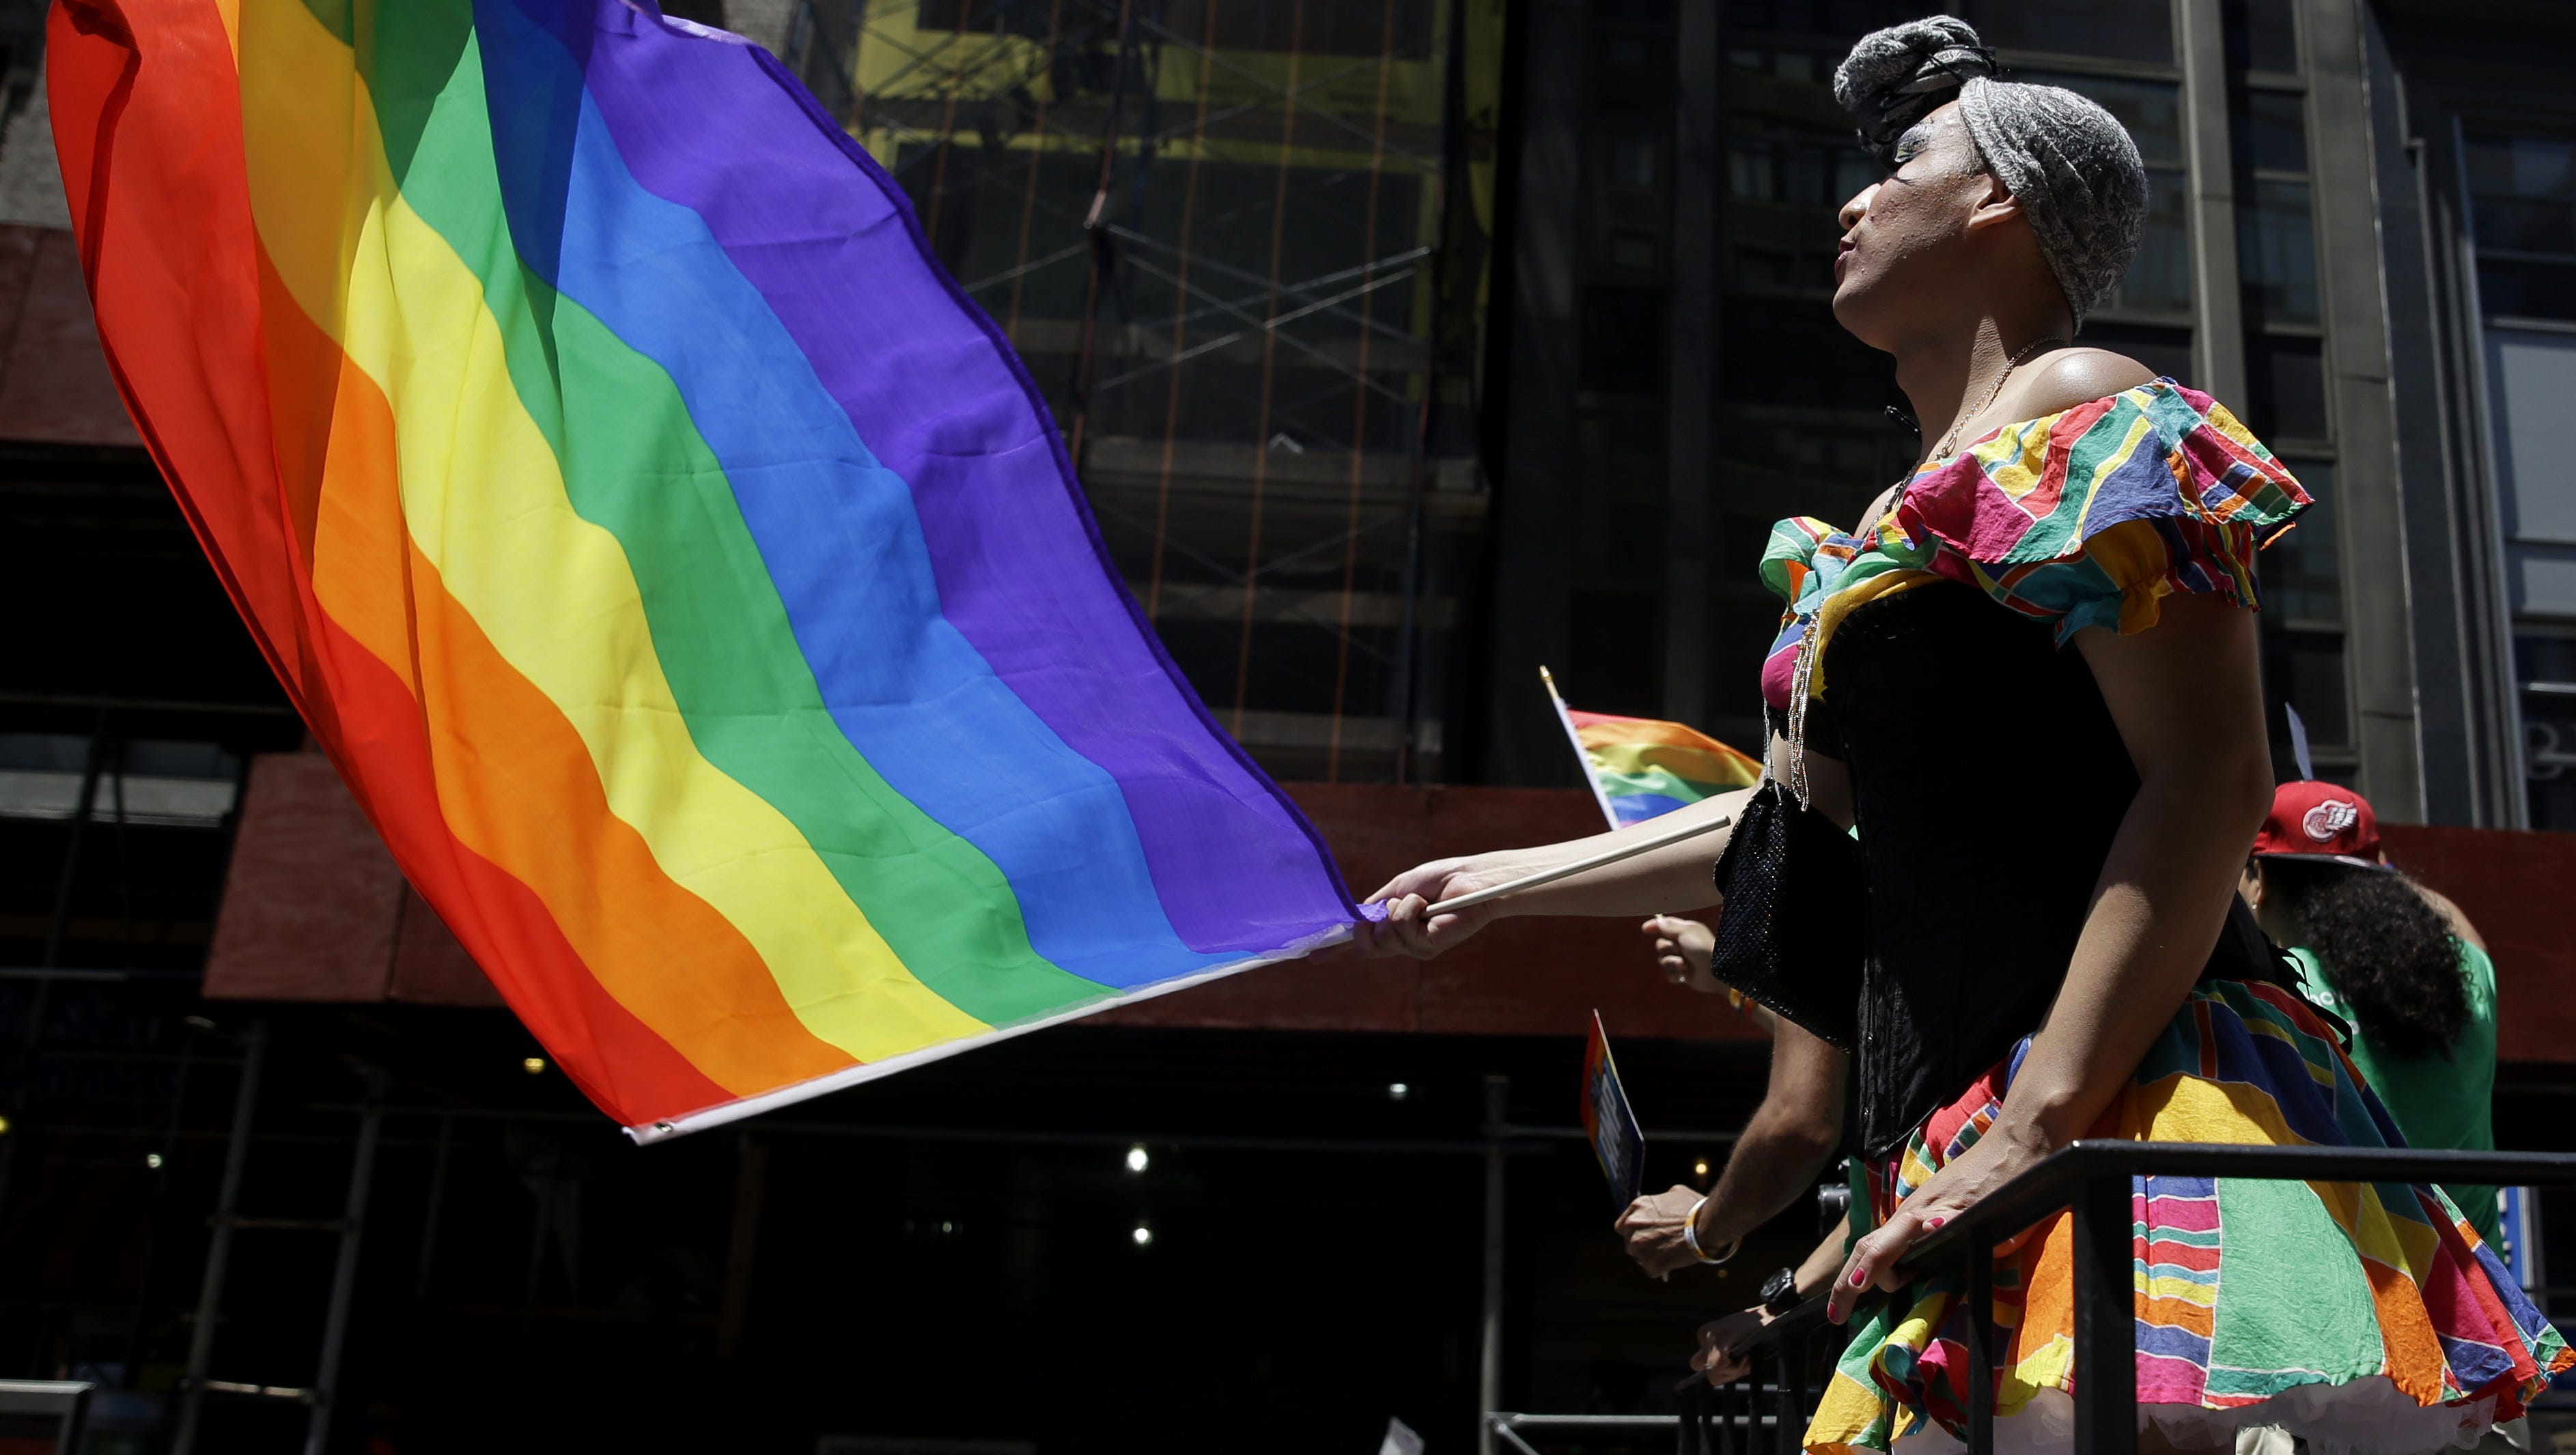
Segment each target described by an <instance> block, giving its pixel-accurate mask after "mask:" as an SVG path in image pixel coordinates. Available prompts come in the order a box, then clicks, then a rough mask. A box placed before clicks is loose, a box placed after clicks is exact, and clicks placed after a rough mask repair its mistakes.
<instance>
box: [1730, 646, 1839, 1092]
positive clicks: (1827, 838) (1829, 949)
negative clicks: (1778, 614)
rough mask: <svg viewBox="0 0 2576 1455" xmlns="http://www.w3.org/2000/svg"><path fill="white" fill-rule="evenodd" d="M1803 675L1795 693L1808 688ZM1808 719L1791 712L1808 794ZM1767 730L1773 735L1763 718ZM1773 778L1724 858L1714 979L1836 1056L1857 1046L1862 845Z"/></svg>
mask: <svg viewBox="0 0 2576 1455" xmlns="http://www.w3.org/2000/svg"><path fill="white" fill-rule="evenodd" d="M1806 685H1807V683H1806V674H1805V673H1804V672H1803V671H1802V672H1800V673H1799V674H1798V678H1797V685H1796V689H1795V690H1797V691H1800V692H1804V691H1805V689H1806ZM1804 718H1805V714H1804V713H1795V714H1792V717H1791V722H1790V738H1791V742H1792V747H1791V749H1790V751H1791V754H1792V763H1793V767H1792V773H1793V775H1794V776H1795V778H1796V779H1797V785H1796V786H1797V787H1798V788H1799V789H1801V790H1803V789H1804V787H1805V777H1806V774H1805V764H1804V762H1803V756H1804V752H1805V742H1804V739H1805V736H1806V734H1805V732H1804V727H1805V723H1804ZM1763 733H1764V736H1765V737H1766V738H1767V737H1768V736H1769V735H1770V716H1769V714H1768V713H1765V714H1764V718H1763ZM1801 796H1802V795H1801V794H1793V793H1792V792H1791V791H1790V788H1789V786H1788V785H1784V784H1782V783H1781V782H1780V780H1778V779H1777V778H1774V777H1772V776H1771V770H1770V754H1769V753H1768V752H1765V753H1764V755H1763V771H1762V785H1761V786H1760V787H1759V788H1757V789H1755V790H1754V793H1753V797H1752V798H1750V799H1748V800H1747V801H1746V802H1745V805H1744V808H1743V811H1742V812H1740V813H1738V814H1737V815H1736V816H1735V828H1734V830H1733V832H1731V833H1730V834H1729V835H1728V836H1727V841H1726V852H1725V853H1724V854H1721V855H1719V856H1718V860H1717V870H1716V876H1717V891H1718V894H1719V895H1720V896H1721V897H1722V898H1723V899H1724V901H1725V902H1724V903H1723V904H1722V905H1721V906H1720V907H1719V909H1718V915H1717V926H1716V929H1715V937H1716V945H1715V947H1714V948H1713V949H1712V950H1711V951H1710V953H1709V973H1710V974H1711V975H1714V976H1715V977H1716V978H1718V979H1719V980H1722V981H1724V982H1725V983H1726V984H1728V985H1730V986H1733V987H1734V988H1735V989H1736V990H1737V991H1739V992H1741V993H1742V994H1743V995H1744V996H1745V997H1746V998H1747V999H1749V1000H1754V1001H1758V1002H1760V1003H1761V1004H1763V1005H1765V1006H1767V1007H1769V1008H1770V1009H1771V1011H1772V1012H1773V1013H1775V1014H1777V1015H1780V1016H1782V1017H1784V1018H1786V1019H1787V1020H1789V1021H1790V1022H1791V1023H1792V1024H1794V1025H1796V1026H1797V1027H1798V1028H1799V1029H1801V1030H1804V1031H1806V1032H1807V1033H1808V1034H1810V1035H1813V1036H1814V1037H1816V1038H1817V1039H1818V1040H1820V1041H1823V1042H1825V1043H1826V1044H1828V1045H1830V1046H1832V1047H1834V1048H1835V1049H1836V1050H1839V1051H1843V1052H1846V1053H1848V1052H1850V1051H1851V1050H1852V1048H1853V1046H1854V1044H1855V1043H1856V1042H1857V1041H1858V1040H1859V1039H1860V1036H1859V1030H1860V989H1861V937H1860V936H1859V935H1857V934H1854V933H1852V932H1851V926H1852V925H1853V924H1854V922H1855V920H1856V917H1857V916H1858V914H1859V913H1860V911H1861V908H1862V895H1863V892H1864V885H1865V882H1866V881H1865V879H1864V876H1863V872H1862V868H1861V858H1860V845H1859V843H1857V842H1856V841H1854V840H1853V838H1852V837H1851V835H1850V834H1848V833H1846V832H1844V831H1843V830H1842V829H1840V828H1838V827H1836V826H1835V824H1834V821H1833V820H1832V819H1829V818H1827V817H1825V816H1824V815H1823V814H1821V813H1818V812H1816V811H1815V809H1813V808H1811V807H1809V806H1808V805H1807V804H1806V803H1804V802H1801V801H1800V799H1801Z"/></svg>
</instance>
